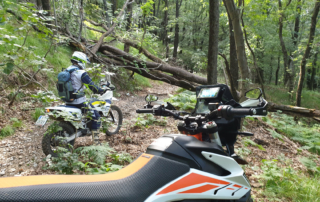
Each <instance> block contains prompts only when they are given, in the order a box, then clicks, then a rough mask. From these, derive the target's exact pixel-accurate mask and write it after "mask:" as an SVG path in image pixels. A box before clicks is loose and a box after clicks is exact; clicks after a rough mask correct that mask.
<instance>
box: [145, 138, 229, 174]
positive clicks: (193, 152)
mask: <svg viewBox="0 0 320 202" xmlns="http://www.w3.org/2000/svg"><path fill="white" fill-rule="evenodd" d="M202 151H207V152H212V153H216V154H219V155H223V156H227V154H226V153H225V152H224V150H223V149H222V147H221V146H219V145H217V144H216V143H209V142H202V141H199V140H198V139H196V138H194V137H192V136H186V135H182V134H171V135H164V136H162V137H160V138H158V139H156V140H155V141H154V142H153V143H151V144H150V145H149V147H148V148H147V152H146V153H148V154H152V155H157V156H162V157H164V158H168V159H171V160H174V161H178V162H181V163H184V164H187V165H188V166H190V168H195V169H198V170H202V171H205V172H209V173H212V174H215V175H219V176H226V175H229V174H230V172H229V171H227V170H225V169H223V168H222V167H220V166H219V165H217V164H215V163H213V162H211V161H208V160H207V159H206V158H204V156H203V155H202V154H201V152H202Z"/></svg>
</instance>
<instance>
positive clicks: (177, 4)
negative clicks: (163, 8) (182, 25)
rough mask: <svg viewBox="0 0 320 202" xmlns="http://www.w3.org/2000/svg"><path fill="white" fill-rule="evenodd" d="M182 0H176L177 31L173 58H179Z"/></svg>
mask: <svg viewBox="0 0 320 202" xmlns="http://www.w3.org/2000/svg"><path fill="white" fill-rule="evenodd" d="M181 3H182V0H180V3H179V0H176V20H177V22H176V26H175V33H174V47H173V55H172V57H173V58H177V55H178V46H179V22H178V19H179V10H180V6H181Z"/></svg>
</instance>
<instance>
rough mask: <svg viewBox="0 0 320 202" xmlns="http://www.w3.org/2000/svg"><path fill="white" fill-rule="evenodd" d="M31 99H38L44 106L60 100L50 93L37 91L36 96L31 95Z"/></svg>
mask: <svg viewBox="0 0 320 202" xmlns="http://www.w3.org/2000/svg"><path fill="white" fill-rule="evenodd" d="M31 97H33V98H36V99H38V100H39V101H41V102H42V103H43V104H44V105H48V104H49V103H52V102H54V101H58V100H60V99H59V98H58V97H57V96H55V95H54V93H53V92H52V91H48V92H44V91H38V92H37V94H36V95H31Z"/></svg>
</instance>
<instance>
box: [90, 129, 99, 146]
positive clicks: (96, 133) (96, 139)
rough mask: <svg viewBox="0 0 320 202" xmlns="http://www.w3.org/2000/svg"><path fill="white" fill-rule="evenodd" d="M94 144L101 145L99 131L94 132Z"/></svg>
mask: <svg viewBox="0 0 320 202" xmlns="http://www.w3.org/2000/svg"><path fill="white" fill-rule="evenodd" d="M91 133H92V144H93V145H101V143H100V140H99V131H98V130H92V132H91Z"/></svg>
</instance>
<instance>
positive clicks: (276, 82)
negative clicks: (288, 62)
mask: <svg viewBox="0 0 320 202" xmlns="http://www.w3.org/2000/svg"><path fill="white" fill-rule="evenodd" d="M279 70H280V56H278V68H277V71H276V80H275V84H276V85H278V75H279Z"/></svg>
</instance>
